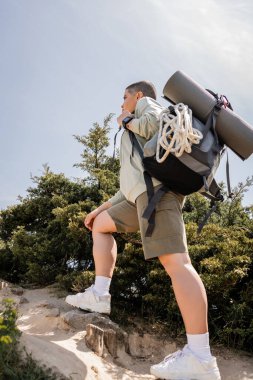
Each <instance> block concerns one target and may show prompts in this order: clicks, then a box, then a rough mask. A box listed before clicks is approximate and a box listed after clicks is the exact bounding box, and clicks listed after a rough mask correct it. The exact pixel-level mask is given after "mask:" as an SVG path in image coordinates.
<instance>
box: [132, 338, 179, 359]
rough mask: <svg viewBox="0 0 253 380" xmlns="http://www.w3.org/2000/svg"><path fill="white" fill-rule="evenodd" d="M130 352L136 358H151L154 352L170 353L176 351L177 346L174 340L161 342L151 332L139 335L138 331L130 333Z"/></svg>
mask: <svg viewBox="0 0 253 380" xmlns="http://www.w3.org/2000/svg"><path fill="white" fill-rule="evenodd" d="M128 344H129V353H130V355H131V356H133V357H136V358H149V357H151V356H152V355H153V354H154V353H156V354H157V353H159V352H160V350H161V352H162V353H163V352H166V354H167V355H168V354H170V353H172V352H175V351H176V349H177V347H176V344H175V343H174V342H169V341H165V342H164V344H161V341H160V342H159V341H158V340H157V338H156V337H154V336H153V335H151V334H143V335H139V334H137V333H132V334H129V336H128Z"/></svg>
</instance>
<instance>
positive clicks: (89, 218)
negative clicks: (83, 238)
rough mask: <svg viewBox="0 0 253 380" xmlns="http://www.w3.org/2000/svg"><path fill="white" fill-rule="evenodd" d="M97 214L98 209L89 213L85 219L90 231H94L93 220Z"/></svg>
mask: <svg viewBox="0 0 253 380" xmlns="http://www.w3.org/2000/svg"><path fill="white" fill-rule="evenodd" d="M97 215H98V212H97V211H96V210H93V211H91V212H90V213H89V214H87V215H86V218H85V219H84V225H85V227H86V228H88V229H89V230H90V231H92V227H93V222H94V219H95V218H96V216H97Z"/></svg>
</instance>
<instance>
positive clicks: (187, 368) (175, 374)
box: [150, 345, 221, 380]
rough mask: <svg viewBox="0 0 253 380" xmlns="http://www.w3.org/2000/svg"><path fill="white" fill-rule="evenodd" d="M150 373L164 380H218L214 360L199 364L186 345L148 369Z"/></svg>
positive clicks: (218, 376) (217, 371) (213, 358)
mask: <svg viewBox="0 0 253 380" xmlns="http://www.w3.org/2000/svg"><path fill="white" fill-rule="evenodd" d="M150 373H151V374H152V375H154V376H156V377H158V378H161V379H165V380H193V379H194V380H220V379H221V377H220V371H219V368H218V366H217V363H216V358H215V357H214V356H212V359H210V360H209V361H208V362H201V361H200V360H199V359H198V358H197V357H196V356H195V355H194V354H193V353H192V352H191V351H190V349H189V347H188V346H187V345H186V346H184V348H183V350H182V351H181V350H179V351H176V352H174V353H173V354H170V355H168V356H166V357H165V358H164V360H163V361H162V362H161V363H159V364H155V365H153V366H152V367H151V368H150Z"/></svg>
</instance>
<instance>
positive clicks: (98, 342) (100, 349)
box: [85, 324, 104, 356]
mask: <svg viewBox="0 0 253 380" xmlns="http://www.w3.org/2000/svg"><path fill="white" fill-rule="evenodd" d="M85 342H86V344H87V346H88V347H89V348H90V349H91V350H92V351H94V352H95V353H96V354H97V355H98V356H103V354H104V330H103V329H101V328H100V327H98V326H95V325H92V324H90V325H88V326H87V334H86V336H85Z"/></svg>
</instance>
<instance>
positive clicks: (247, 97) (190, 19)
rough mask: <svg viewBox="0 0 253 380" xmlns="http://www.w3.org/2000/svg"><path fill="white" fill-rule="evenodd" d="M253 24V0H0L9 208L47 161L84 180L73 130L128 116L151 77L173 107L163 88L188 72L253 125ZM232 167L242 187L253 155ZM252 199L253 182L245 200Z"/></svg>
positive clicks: (2, 165)
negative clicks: (132, 88)
mask: <svg viewBox="0 0 253 380" xmlns="http://www.w3.org/2000/svg"><path fill="white" fill-rule="evenodd" d="M252 20H253V3H252V1H251V0H244V1H237V0H223V1H218V0H206V1H203V0H191V1H188V0H178V1H170V0H138V1H136V0H128V1H121V0H107V1H105V0H94V1H91V0H90V1H88V0H0V47H1V53H0V109H1V112H0V128H1V139H0V184H1V186H0V208H5V207H6V206H8V205H11V204H14V203H17V202H18V201H17V196H18V195H22V196H25V194H26V189H27V188H28V187H29V186H31V185H32V181H31V178H30V177H31V174H32V175H41V174H42V172H43V167H42V165H43V164H44V163H48V164H49V166H50V168H51V169H52V170H53V171H54V172H56V173H60V172H62V173H64V174H65V175H66V176H67V177H69V178H75V177H83V175H84V174H83V172H82V171H80V170H79V169H77V168H74V167H73V164H74V163H77V162H80V160H81V157H80V154H81V152H82V146H81V145H80V144H79V143H78V142H77V141H76V140H75V139H74V138H73V135H74V134H76V135H85V134H87V133H88V130H89V128H91V127H92V123H93V122H99V123H102V121H103V119H104V117H105V116H106V115H108V114H109V113H110V112H113V113H115V114H116V115H117V114H119V112H120V105H121V103H122V96H123V92H124V89H125V87H126V86H127V85H128V84H130V83H133V82H135V81H139V80H142V79H147V80H150V81H152V82H153V83H154V84H155V86H156V87H157V91H158V95H159V96H158V100H160V102H161V104H163V105H167V104H166V102H165V101H164V100H163V99H162V98H160V96H161V95H162V89H163V87H164V85H165V83H166V81H167V80H168V78H169V77H170V76H171V75H172V74H173V73H174V72H175V71H176V70H183V71H184V72H185V73H187V74H188V75H190V76H191V77H192V78H193V79H195V80H196V81H197V82H199V83H200V84H201V85H202V86H203V87H207V88H210V89H212V90H214V91H216V92H220V93H224V94H226V95H227V96H228V98H229V99H230V101H231V103H232V105H233V106H234V109H235V111H236V113H237V114H239V115H240V116H241V117H242V118H244V119H245V120H246V121H247V122H248V123H250V124H251V125H253V106H252V88H253V71H252V62H253V43H252V40H253V26H252ZM111 126H112V128H113V129H117V123H116V117H115V118H114V119H113V122H112V124H111ZM113 134H114V132H113V131H112V132H111V137H113ZM112 145H113V141H112V140H111V146H112ZM110 151H112V147H111V148H110ZM230 166H231V182H232V185H236V184H237V183H238V182H239V181H245V179H246V177H247V176H251V175H252V174H253V156H251V157H250V158H249V159H248V160H246V161H242V160H241V159H239V158H238V157H237V156H236V155H235V154H233V153H232V152H231V153H230ZM216 177H217V179H218V180H224V179H225V162H224V163H222V164H221V166H220V168H219V171H218V173H217V176H216ZM252 198H253V189H252V188H251V189H250V191H249V192H248V193H247V195H246V197H245V201H244V204H252V203H253V202H252Z"/></svg>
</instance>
